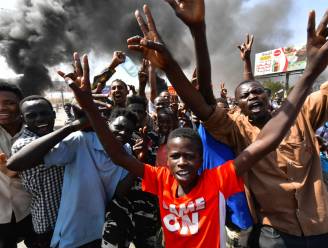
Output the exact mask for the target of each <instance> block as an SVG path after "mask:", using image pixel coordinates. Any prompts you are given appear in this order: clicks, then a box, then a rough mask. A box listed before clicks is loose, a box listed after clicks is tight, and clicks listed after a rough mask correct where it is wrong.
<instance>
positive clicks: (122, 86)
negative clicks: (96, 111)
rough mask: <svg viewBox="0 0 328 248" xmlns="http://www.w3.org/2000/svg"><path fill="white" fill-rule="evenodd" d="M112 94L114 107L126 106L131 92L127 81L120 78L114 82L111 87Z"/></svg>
mask: <svg viewBox="0 0 328 248" xmlns="http://www.w3.org/2000/svg"><path fill="white" fill-rule="evenodd" d="M110 94H111V97H112V100H113V101H114V105H113V106H114V107H121V108H124V107H125V103H126V97H127V95H128V94H129V89H128V86H127V85H126V83H125V82H124V81H122V80H120V79H116V80H114V81H113V82H112V84H111V87H110Z"/></svg>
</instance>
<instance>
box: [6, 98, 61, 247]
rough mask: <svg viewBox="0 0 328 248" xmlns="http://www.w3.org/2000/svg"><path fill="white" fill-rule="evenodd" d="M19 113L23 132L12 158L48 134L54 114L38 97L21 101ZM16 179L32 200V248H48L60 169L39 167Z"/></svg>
mask: <svg viewBox="0 0 328 248" xmlns="http://www.w3.org/2000/svg"><path fill="white" fill-rule="evenodd" d="M20 109H21V113H22V117H23V120H24V124H25V128H24V129H23V131H22V133H21V134H20V136H19V137H18V138H17V140H16V141H15V143H14V144H13V146H12V148H11V150H12V154H15V153H17V152H18V151H19V150H20V149H22V148H23V147H24V146H26V145H27V144H29V143H31V142H32V141H33V140H36V139H38V138H39V137H42V136H44V135H46V134H48V133H51V132H52V131H53V128H54V124H55V118H56V113H55V112H54V110H53V107H52V104H51V103H50V102H49V101H48V100H47V99H45V98H44V97H42V96H38V95H33V96H28V97H26V98H24V99H23V100H22V101H21V103H20ZM19 176H20V177H21V179H22V183H23V185H24V187H25V189H26V191H27V192H29V193H30V194H31V196H32V199H31V215H32V222H33V228H34V231H35V232H36V237H35V241H34V243H33V247H35V248H37V247H40V248H43V247H50V241H51V238H52V234H53V231H54V229H55V224H56V220H57V214H58V209H59V203H60V197H61V192H62V185H63V176H64V168H63V167H57V166H52V167H49V168H48V167H45V166H44V165H42V164H40V165H38V166H36V167H34V168H31V169H28V170H24V171H22V172H20V173H19Z"/></svg>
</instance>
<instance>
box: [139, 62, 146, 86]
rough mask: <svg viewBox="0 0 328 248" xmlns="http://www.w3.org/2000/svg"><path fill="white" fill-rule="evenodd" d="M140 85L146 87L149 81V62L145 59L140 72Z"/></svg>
mask: <svg viewBox="0 0 328 248" xmlns="http://www.w3.org/2000/svg"><path fill="white" fill-rule="evenodd" d="M138 78H139V84H140V85H142V86H146V84H147V81H148V60H146V59H143V60H142V64H141V68H140V70H139V72H138Z"/></svg>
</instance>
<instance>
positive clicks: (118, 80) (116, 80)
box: [110, 79, 128, 89]
mask: <svg viewBox="0 0 328 248" xmlns="http://www.w3.org/2000/svg"><path fill="white" fill-rule="evenodd" d="M114 82H119V83H121V84H123V85H124V86H125V88H126V89H128V85H127V84H126V83H125V82H124V81H123V80H122V79H115V80H113V81H112V83H111V84H110V85H112V84H113V83H114Z"/></svg>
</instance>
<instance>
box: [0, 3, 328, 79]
mask: <svg viewBox="0 0 328 248" xmlns="http://www.w3.org/2000/svg"><path fill="white" fill-rule="evenodd" d="M16 1H17V0H10V1H8V0H0V8H3V9H15V5H16ZM218 1H219V0H218ZM263 1H267V0H249V1H248V2H247V5H248V6H250V7H251V6H253V5H256V4H257V3H261V2H263ZM326 8H328V4H327V0H293V5H292V8H291V10H290V12H289V17H288V21H287V23H286V25H287V26H288V27H289V29H290V30H291V32H292V34H291V38H290V39H289V41H288V44H281V45H282V46H284V45H286V46H287V45H293V44H304V43H305V41H306V26H307V15H308V12H309V11H310V10H311V9H314V10H315V11H316V14H317V18H316V19H317V20H319V19H320V18H321V17H322V16H323V14H324V11H325V9H326ZM268 32H270V30H268ZM272 49H274V47H273V48H272ZM92 57H93V55H92V54H91V55H90V61H91V68H92V69H93V71H96V72H99V71H101V69H102V68H97V65H96V64H92ZM103 59H104V63H105V60H106V63H105V64H107V63H108V61H110V57H108V58H103ZM102 64H103V63H102ZM66 67H67V65H58V68H61V69H63V68H64V69H65V68H66ZM58 68H57V67H56V68H51V71H52V72H51V77H52V79H58V78H57V77H56V74H55V70H56V69H58ZM118 72H119V73H118V74H119V76H118V77H120V78H122V79H123V80H124V79H127V80H128V81H130V82H131V81H132V82H134V80H135V79H133V78H131V77H130V76H129V75H126V73H125V72H124V70H122V68H119V70H118ZM0 75H1V77H2V78H10V77H15V76H16V74H15V73H14V72H13V71H12V70H11V69H10V68H9V67H8V66H7V64H6V61H5V59H4V57H1V55H0Z"/></svg>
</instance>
